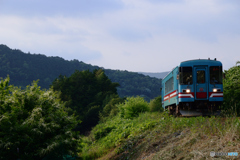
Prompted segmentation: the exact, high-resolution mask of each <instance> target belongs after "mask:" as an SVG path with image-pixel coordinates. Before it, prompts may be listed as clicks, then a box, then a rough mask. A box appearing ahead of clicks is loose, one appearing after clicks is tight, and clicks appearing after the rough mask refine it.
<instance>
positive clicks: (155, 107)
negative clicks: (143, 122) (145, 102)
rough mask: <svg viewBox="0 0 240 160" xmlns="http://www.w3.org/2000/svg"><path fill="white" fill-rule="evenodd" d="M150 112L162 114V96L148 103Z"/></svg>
mask: <svg viewBox="0 0 240 160" xmlns="http://www.w3.org/2000/svg"><path fill="white" fill-rule="evenodd" d="M149 108H150V112H163V108H162V96H158V97H156V98H155V99H152V100H151V101H150V103H149Z"/></svg>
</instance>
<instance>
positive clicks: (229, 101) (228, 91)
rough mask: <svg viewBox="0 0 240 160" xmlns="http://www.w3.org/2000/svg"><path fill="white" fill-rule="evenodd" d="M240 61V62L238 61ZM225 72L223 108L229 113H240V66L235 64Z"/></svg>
mask: <svg viewBox="0 0 240 160" xmlns="http://www.w3.org/2000/svg"><path fill="white" fill-rule="evenodd" d="M238 63H240V62H239V61H238V62H237V64H238ZM225 73H226V77H225V79H224V80H223V91H224V105H223V108H224V110H225V111H226V112H227V113H228V114H235V113H237V114H238V115H240V99H239V97H240V66H234V67H232V68H230V69H229V70H227V71H225Z"/></svg>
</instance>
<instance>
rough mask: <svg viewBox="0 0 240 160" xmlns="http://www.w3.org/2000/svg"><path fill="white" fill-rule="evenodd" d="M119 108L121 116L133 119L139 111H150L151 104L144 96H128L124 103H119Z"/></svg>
mask: <svg viewBox="0 0 240 160" xmlns="http://www.w3.org/2000/svg"><path fill="white" fill-rule="evenodd" d="M119 110H120V116H121V117H123V118H126V119H127V118H130V119H132V118H133V117H137V116H138V115H139V113H142V112H146V111H149V106H148V103H147V102H146V101H145V100H144V98H143V97H139V96H137V97H128V98H127V99H126V100H125V103H124V104H122V105H119Z"/></svg>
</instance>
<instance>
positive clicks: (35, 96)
mask: <svg viewBox="0 0 240 160" xmlns="http://www.w3.org/2000/svg"><path fill="white" fill-rule="evenodd" d="M8 84H9V78H6V79H4V80H1V82H0V159H18V158H20V159H24V160H27V159H34V160H38V159H42V158H44V157H45V159H54V158H56V159H61V158H62V157H63V156H65V155H67V154H69V155H75V154H76V152H77V151H78V149H77V148H78V143H79V142H78V139H79V136H78V133H77V132H74V131H72V129H73V128H74V127H75V126H76V125H77V123H78V122H77V120H76V118H75V117H74V116H72V115H71V116H69V115H68V113H67V111H66V108H65V107H64V104H63V103H62V102H61V101H60V99H59V98H58V97H59V96H58V94H57V93H55V92H53V91H52V90H45V91H42V90H40V87H39V86H38V85H37V82H33V84H32V86H27V87H26V89H25V90H21V89H19V88H16V87H13V86H9V85H8Z"/></svg>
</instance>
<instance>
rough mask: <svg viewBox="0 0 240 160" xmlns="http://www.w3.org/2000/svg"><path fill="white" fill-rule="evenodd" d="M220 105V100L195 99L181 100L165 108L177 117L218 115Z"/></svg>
mask: <svg viewBox="0 0 240 160" xmlns="http://www.w3.org/2000/svg"><path fill="white" fill-rule="evenodd" d="M221 105H222V102H209V101H195V102H188V103H186V102H184V103H183V102H181V103H179V104H178V105H171V106H167V107H166V108H165V109H167V110H168V111H169V114H171V115H174V116H179V117H180V116H182V117H193V116H212V115H216V116H218V115H220V114H221V110H220V106H221Z"/></svg>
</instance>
